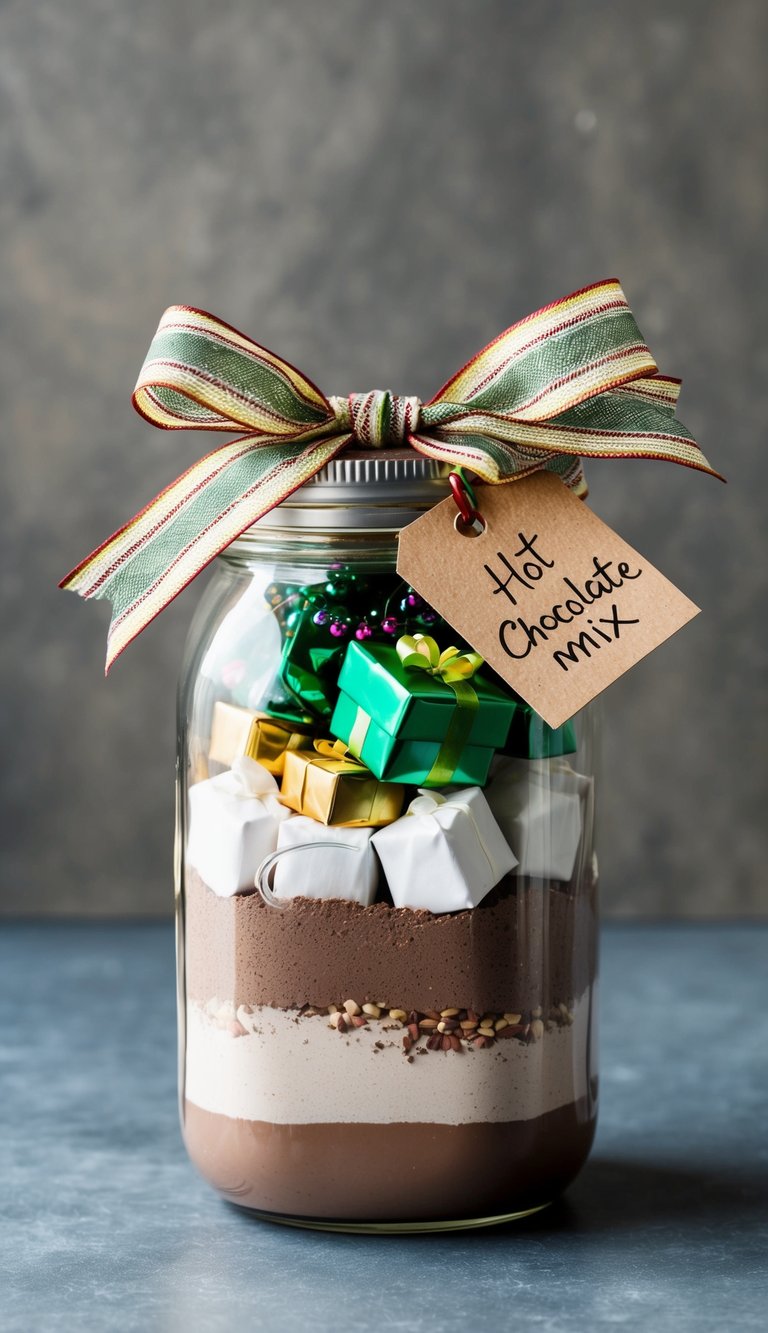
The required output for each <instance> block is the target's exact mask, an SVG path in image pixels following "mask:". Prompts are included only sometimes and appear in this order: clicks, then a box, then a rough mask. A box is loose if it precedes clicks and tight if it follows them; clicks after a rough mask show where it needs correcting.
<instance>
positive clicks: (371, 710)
mask: <svg viewBox="0 0 768 1333" xmlns="http://www.w3.org/2000/svg"><path fill="white" fill-rule="evenodd" d="M471 684H472V687H473V689H474V691H475V693H476V695H477V707H476V709H475V710H474V712H473V713H472V714H471V718H469V719H468V718H466V716H465V717H463V718H460V717H459V716H458V715H459V714H460V712H461V710H460V709H459V708H458V706H457V700H456V694H455V692H454V691H453V689H452V688H451V686H450V685H448V684H446V683H445V682H444V681H442V680H441V679H439V678H438V677H436V676H434V675H431V674H430V673H429V672H427V671H418V670H414V669H412V668H410V667H406V666H404V665H403V663H402V662H401V660H400V658H399V656H398V654H397V651H396V650H395V648H394V647H390V646H389V645H386V644H375V645H372V646H371V647H368V648H366V647H364V646H363V644H361V643H351V644H350V645H349V647H348V648H347V652H346V656H345V658H344V663H343V665H342V668H341V673H340V675H339V688H340V694H339V698H338V701H337V703H336V707H335V709H334V713H333V717H332V719H331V732H332V733H333V735H334V736H337V737H338V738H339V740H342V741H344V743H345V744H346V745H348V746H349V749H350V751H351V752H352V754H354V755H355V756H356V757H357V758H358V759H361V760H362V761H363V763H364V764H366V765H367V766H368V768H370V769H371V771H372V772H373V773H375V774H376V777H377V778H379V780H380V781H385V782H406V783H413V784H414V785H416V786H447V785H448V784H450V783H469V784H472V785H477V786H482V785H483V784H484V783H485V781H486V780H487V777H488V769H489V767H490V763H491V759H492V758H493V756H494V753H495V752H496V750H498V749H500V748H502V747H503V745H504V743H505V742H506V739H507V733H508V732H509V729H510V726H511V724H512V720H513V716H514V714H515V711H516V704H515V701H514V699H512V698H511V697H510V696H509V695H508V694H505V693H504V691H503V690H501V689H499V688H498V686H496V685H493V684H492V683H491V682H490V681H488V680H485V679H484V678H483V677H482V676H480V675H475V676H473V677H472V681H471ZM457 721H458V722H459V728H458V730H459V732H461V733H466V734H465V735H464V738H463V744H462V745H461V746H460V748H459V749H458V752H457V753H456V754H454V755H453V756H452V760H451V764H450V770H449V772H448V773H446V769H445V762H443V763H442V764H441V771H440V772H438V773H437V774H435V775H434V776H432V770H433V767H434V765H435V763H436V761H437V760H438V756H439V755H440V753H441V750H443V761H444V760H445V746H444V743H445V742H446V739H447V738H448V739H449V740H450V733H449V729H450V728H453V734H454V735H455V734H456V727H457Z"/></svg>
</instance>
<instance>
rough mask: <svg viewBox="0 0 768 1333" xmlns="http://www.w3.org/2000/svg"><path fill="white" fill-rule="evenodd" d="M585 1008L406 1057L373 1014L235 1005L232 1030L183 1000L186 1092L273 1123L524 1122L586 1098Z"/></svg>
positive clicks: (212, 1107) (582, 1003) (210, 1107)
mask: <svg viewBox="0 0 768 1333" xmlns="http://www.w3.org/2000/svg"><path fill="white" fill-rule="evenodd" d="M593 1008H594V1007H593V1005H592V1004H591V1003H590V998H589V993H588V992H587V994H586V995H584V996H583V997H582V998H581V1000H579V1001H578V1002H577V1004H576V1006H575V1008H574V1018H573V1023H572V1024H571V1025H569V1026H565V1027H552V1028H550V1029H549V1030H548V1031H546V1032H545V1033H544V1036H543V1037H542V1038H541V1039H540V1040H539V1041H536V1042H532V1043H531V1044H530V1045H524V1044H523V1043H522V1042H519V1041H517V1040H515V1039H514V1038H512V1039H510V1040H507V1041H496V1042H494V1043H493V1044H492V1045H491V1046H488V1047H486V1048H485V1049H482V1050H462V1051H461V1052H453V1051H448V1052H446V1053H443V1052H441V1051H430V1052H429V1053H426V1054H423V1055H418V1054H416V1052H415V1050H414V1053H413V1061H412V1063H410V1064H409V1063H408V1061H407V1060H406V1058H405V1056H404V1054H403V1049H402V1030H398V1031H391V1032H385V1031H383V1030H382V1025H380V1024H378V1023H372V1024H371V1025H370V1026H369V1027H365V1028H356V1029H354V1030H353V1031H352V1032H349V1033H348V1034H346V1035H345V1036H341V1035H340V1034H339V1033H338V1032H336V1031H335V1030H334V1029H332V1028H331V1027H329V1025H328V1019H327V1017H325V1016H320V1015H318V1016H314V1017H310V1018H301V1019H297V1016H296V1012H295V1011H293V1012H292V1011H291V1010H285V1009H273V1008H268V1007H266V1006H265V1007H262V1008H258V1009H255V1010H254V1011H253V1013H251V1014H248V1013H247V1012H246V1011H245V1010H244V1009H242V1008H241V1009H239V1010H238V1014H237V1017H238V1020H239V1023H240V1024H242V1025H243V1027H245V1028H246V1033H247V1035H245V1036H233V1035H232V1034H231V1032H230V1031H228V1030H227V1029H226V1028H223V1029H222V1028H221V1027H218V1026H217V1025H216V1024H215V1023H214V1022H213V1021H212V1020H211V1018H210V1016H209V1013H206V1010H205V1009H204V1008H203V1007H202V1006H199V1005H190V1006H189V1007H188V1009H187V1056H186V1096H187V1098H188V1100H189V1101H191V1102H194V1103H195V1105H196V1106H199V1107H201V1108H202V1109H203V1110H205V1111H214V1112H216V1113H217V1114H219V1115H225V1116H230V1117H232V1118H234V1119H242V1120H263V1121H267V1122H269V1123H271V1124H281V1125H305V1124H317V1123H335V1124H339V1123H340V1124H349V1123H358V1124H402V1123H422V1124H423V1123H427V1124H441V1125H460V1124H468V1123H473V1122H478V1121H479V1122H483V1121H505V1120H530V1119H533V1118H534V1117H535V1116H539V1115H543V1114H544V1113H545V1112H547V1111H554V1110H556V1109H557V1108H558V1107H560V1106H565V1105H567V1104H568V1103H570V1102H573V1101H577V1100H578V1099H579V1098H581V1097H584V1096H586V1093H587V1082H588V1076H589V1075H588V1065H589V1057H590V1026H591V1023H592V1014H593ZM593 1035H594V1034H593ZM377 1041H378V1042H381V1043H382V1046H381V1047H377V1046H376V1045H375V1043H376V1042H377Z"/></svg>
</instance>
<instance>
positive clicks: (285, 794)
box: [280, 740, 405, 828]
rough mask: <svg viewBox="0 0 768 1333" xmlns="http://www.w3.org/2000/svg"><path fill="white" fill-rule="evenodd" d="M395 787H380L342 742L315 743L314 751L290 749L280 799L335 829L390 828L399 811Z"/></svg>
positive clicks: (399, 793)
mask: <svg viewBox="0 0 768 1333" xmlns="http://www.w3.org/2000/svg"><path fill="white" fill-rule="evenodd" d="M404 796H405V792H404V789H403V787H402V786H401V785H400V784H399V783H397V782H379V780H378V778H376V777H374V775H373V773H372V772H371V770H370V769H369V768H366V766H365V764H363V763H361V761H360V760H359V759H355V758H354V756H353V755H351V754H350V753H349V750H348V748H347V746H346V745H345V744H344V742H343V741H327V740H318V741H315V744H314V750H308V749H307V750H289V751H288V752H287V753H286V756H285V771H284V773H283V785H282V789H281V792H280V800H281V801H282V803H283V805H287V806H288V807H289V809H291V810H295V811H296V812H297V814H300V815H307V816H309V818H310V819H316V820H318V822H319V823H321V824H333V825H335V826H338V827H339V828H371V827H374V826H380V825H382V824H391V823H392V821H393V820H395V819H397V817H398V815H399V814H400V811H401V809H402V806H403V799H404Z"/></svg>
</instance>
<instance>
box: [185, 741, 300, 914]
mask: <svg viewBox="0 0 768 1333" xmlns="http://www.w3.org/2000/svg"><path fill="white" fill-rule="evenodd" d="M279 790H280V789H279V787H278V785H277V783H276V781H275V779H274V778H273V776H272V774H271V773H269V772H267V770H266V768H264V766H263V764H258V763H257V762H256V760H255V759H236V760H235V762H234V763H233V765H232V768H231V769H228V770H227V772H226V773H220V774H219V775H218V777H215V778H208V779H207V781H205V782H197V783H195V785H194V786H193V787H190V789H189V837H188V840H187V853H186V859H187V863H188V865H190V866H193V867H194V869H195V870H196V871H197V872H198V874H199V875H200V877H201V879H203V880H205V883H206V884H207V885H208V887H209V888H211V889H213V892H214V893H216V894H218V896H219V897H220V898H229V897H231V896H232V894H234V893H243V892H244V891H247V890H249V889H253V888H254V877H255V875H256V871H257V870H258V867H259V865H260V863H261V862H262V861H263V860H264V857H265V856H268V855H269V853H270V852H273V851H274V850H275V848H276V847H277V834H278V830H279V828H280V827H281V826H282V825H283V824H284V823H285V822H286V821H289V820H290V819H292V818H293V816H292V815H291V812H290V810H288V809H286V807H285V806H284V805H281V804H280V801H279V799H278V797H279Z"/></svg>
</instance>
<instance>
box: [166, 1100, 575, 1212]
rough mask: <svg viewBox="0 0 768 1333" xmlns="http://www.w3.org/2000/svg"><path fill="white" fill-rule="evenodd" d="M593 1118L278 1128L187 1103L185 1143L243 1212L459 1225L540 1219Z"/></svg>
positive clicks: (567, 1115) (561, 1115)
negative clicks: (533, 1212)
mask: <svg viewBox="0 0 768 1333" xmlns="http://www.w3.org/2000/svg"><path fill="white" fill-rule="evenodd" d="M594 1128H595V1118H594V1112H593V1107H592V1105H591V1103H590V1104H588V1103H587V1101H586V1100H585V1101H582V1102H577V1103H571V1104H570V1105H568V1106H562V1107H560V1108H559V1109H558V1110H556V1111H549V1112H547V1114H546V1115H542V1116H538V1117H536V1118H535V1119H533V1120H518V1121H513V1122H511V1123H510V1122H507V1123H504V1122H500V1123H493V1122H491V1123H477V1124H471V1125H435V1124H430V1125H427V1124H393V1125H362V1124H315V1125H271V1124H266V1123H265V1122H263V1121H260V1120H257V1121H252V1120H231V1119H229V1118H228V1117H227V1116H222V1115H216V1114H213V1113H212V1112H210V1111H202V1110H201V1109H200V1108H199V1107H198V1106H195V1105H194V1103H192V1102H187V1103H186V1105H185V1111H184V1126H183V1129H184V1139H185V1142H186V1146H187V1151H188V1152H189V1155H190V1157H191V1158H192V1161H193V1162H194V1164H195V1166H196V1167H197V1169H198V1170H199V1171H200V1173H201V1174H202V1175H203V1176H204V1177H205V1179H206V1180H207V1181H208V1182H209V1183H210V1184H211V1185H213V1186H214V1187H215V1188H216V1189H218V1190H219V1191H220V1192H221V1193H222V1194H223V1195H224V1196H225V1197H226V1198H227V1199H229V1200H231V1202H233V1203H237V1204H241V1205H242V1206H244V1207H247V1208H255V1209H258V1210H259V1211H260V1212H266V1213H274V1214H277V1215H281V1216H284V1217H293V1218H304V1219H305V1220H307V1221H309V1220H310V1219H313V1218H314V1219H324V1220H326V1221H331V1220H335V1221H346V1222H385V1221H386V1222H413V1221H459V1220H465V1219H466V1220H470V1219H472V1218H482V1217H494V1216H498V1215H503V1214H506V1213H514V1212H518V1211H522V1210H524V1209H526V1208H535V1207H537V1206H538V1205H540V1204H544V1203H549V1202H551V1200H552V1199H554V1198H556V1197H557V1195H558V1194H559V1193H561V1191H562V1190H563V1189H565V1187H566V1185H568V1184H569V1183H570V1181H571V1180H572V1179H573V1177H574V1176H575V1175H576V1173H577V1172H578V1171H579V1169H580V1168H581V1166H582V1165H583V1164H584V1162H585V1161H586V1158H587V1155H588V1153H589V1149H590V1146H591V1143H592V1138H593V1135H594Z"/></svg>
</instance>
